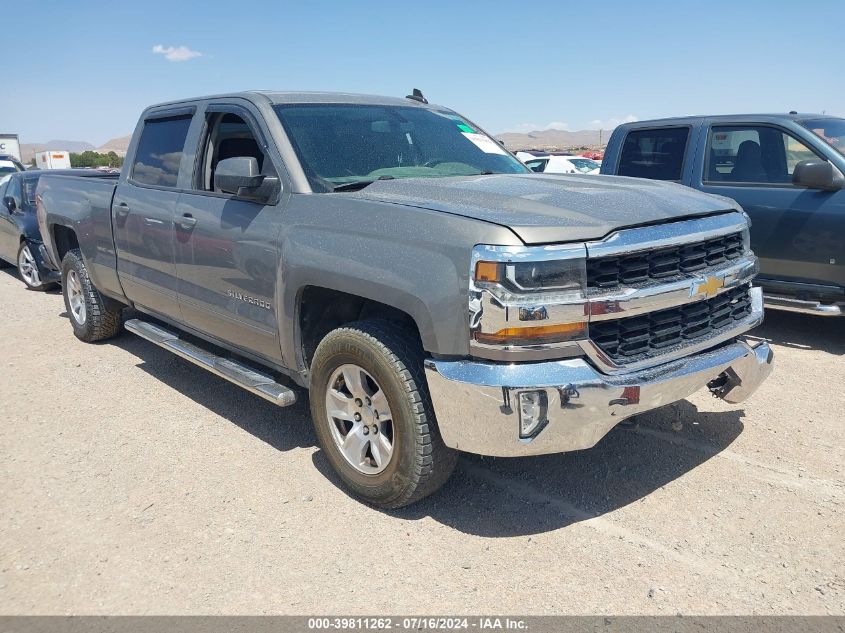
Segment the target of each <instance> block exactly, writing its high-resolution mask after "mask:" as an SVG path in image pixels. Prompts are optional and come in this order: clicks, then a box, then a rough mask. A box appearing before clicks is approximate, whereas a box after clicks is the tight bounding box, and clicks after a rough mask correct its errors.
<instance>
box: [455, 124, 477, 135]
mask: <svg viewBox="0 0 845 633" xmlns="http://www.w3.org/2000/svg"><path fill="white" fill-rule="evenodd" d="M458 129H459V130H460V131H461V132H466V133H467V134H475V130H473V129H472V128H471V127H470V126H468V125H465V124H463V123H458Z"/></svg>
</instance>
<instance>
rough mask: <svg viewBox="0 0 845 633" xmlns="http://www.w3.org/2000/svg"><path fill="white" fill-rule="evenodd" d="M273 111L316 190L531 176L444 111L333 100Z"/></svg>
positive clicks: (496, 146)
mask: <svg viewBox="0 0 845 633" xmlns="http://www.w3.org/2000/svg"><path fill="white" fill-rule="evenodd" d="M274 109H275V111H276V114H277V116H278V117H279V120H280V121H281V123H282V126H283V127H284V128H285V132H286V133H287V135H288V138H290V141H291V144H292V145H293V148H294V151H296V153H297V156H298V158H299V161H300V163H301V164H302V168H303V169H304V170H305V174H306V175H307V177H308V180H309V182H310V183H311V188H312V189H313V190H314V191H317V192H331V191H336V190H337V191H343V190H350V189H353V188H360V187H355V185H356V183H362V185H363V186H366V184H367V183H370V182H373V181H375V180H380V179H382V180H385V179H393V178H421V177H443V176H470V175H478V174H513V173H517V174H521V173H531V172H530V171H529V170H528V168H526V167H525V166H524V165H523V164H522V163H521V162H519V161H518V160H517V159H516V158H514V157H513V156H511V155H510V154H508V153H507V152H506V151H505V150H504V148H502V146H501V145H500V144H499V143H497V142H496V141H495V140H493V139H491V138H490V137H489V136H487V135H486V134H484V133H483V132H481V131H480V130H478V129H477V128H476V127H475V126H474V125H472V124H471V123H469V122H468V121H467V120H466V119H463V118H462V117H460V116H458V115H457V114H455V113H454V112H451V111H448V110H433V109H428V108H420V107H415V106H390V105H358V104H334V103H332V104H285V105H277V106H274Z"/></svg>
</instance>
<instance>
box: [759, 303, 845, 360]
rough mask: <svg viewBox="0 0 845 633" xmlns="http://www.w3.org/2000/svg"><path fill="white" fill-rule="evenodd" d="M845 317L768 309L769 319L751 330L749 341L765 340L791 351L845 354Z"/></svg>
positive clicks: (767, 315) (767, 317)
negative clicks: (801, 350)
mask: <svg viewBox="0 0 845 633" xmlns="http://www.w3.org/2000/svg"><path fill="white" fill-rule="evenodd" d="M843 326H845V317H819V316H812V315H808V314H797V313H795V312H783V311H779V310H766V320H765V321H764V322H763V325H761V326H760V327H758V328H755V329H753V330H751V332H750V333H749V338H751V339H757V340H760V339H765V340H768V341H771V342H772V343H774V344H775V345H782V346H783V347H789V348H792V349H808V350H818V351H821V352H827V353H828V354H833V355H835V356H843V355H845V327H843Z"/></svg>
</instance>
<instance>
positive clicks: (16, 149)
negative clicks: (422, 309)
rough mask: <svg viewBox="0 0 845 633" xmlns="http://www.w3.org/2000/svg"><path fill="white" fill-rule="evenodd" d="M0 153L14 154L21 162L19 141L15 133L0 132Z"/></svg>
mask: <svg viewBox="0 0 845 633" xmlns="http://www.w3.org/2000/svg"><path fill="white" fill-rule="evenodd" d="M0 154H5V155H7V156H14V157H15V159H16V160H17V161H18V162H21V161H22V159H21V141H20V139H19V138H18V135H17V134H0Z"/></svg>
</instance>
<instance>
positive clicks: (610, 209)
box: [350, 174, 739, 244]
mask: <svg viewBox="0 0 845 633" xmlns="http://www.w3.org/2000/svg"><path fill="white" fill-rule="evenodd" d="M350 195H354V196H356V197H363V198H366V199H369V200H374V201H379V202H389V203H394V204H402V205H405V206H412V207H420V208H424V209H431V210H434V211H442V212H444V213H450V214H453V215H460V216H463V217H467V218H474V219H477V220H483V221H485V222H492V223H494V224H498V225H501V226H506V227H508V228H510V229H511V230H512V231H513V232H514V233H516V234H517V236H518V237H519V238H520V239H521V240H522V241H523V242H525V243H526V244H548V243H554V242H570V241H580V240H594V239H601V238H602V237H604V236H605V235H607V234H609V233H611V232H613V231H615V230H617V229H621V228H625V227H630V226H635V225H643V224H654V223H657V222H662V221H667V220H674V219H678V218H683V217H689V216H701V215H709V214H712V213H717V212H719V211H726V210H729V209H738V208H739V207H738V205H737V203H736V202H734V201H733V200H730V199H728V198H724V197H721V196H713V195H708V194H704V193H700V192H698V191H695V190H694V189H690V188H689V187H684V186H682V185H677V184H674V183H666V182H659V181H656V180H643V179H641V178H625V177H620V176H582V175H563V176H553V175H546V174H495V175H490V176H462V177H450V178H405V179H396V180H379V181H376V182H374V183H373V184H371V185H369V186H368V187H366V188H365V189H363V190H361V191H360V192H357V193H354V194H350Z"/></svg>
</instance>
